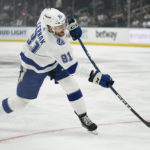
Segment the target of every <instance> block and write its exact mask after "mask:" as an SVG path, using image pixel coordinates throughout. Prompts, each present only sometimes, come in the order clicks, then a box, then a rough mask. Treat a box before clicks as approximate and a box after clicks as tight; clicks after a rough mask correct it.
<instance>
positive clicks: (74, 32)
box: [68, 18, 82, 41]
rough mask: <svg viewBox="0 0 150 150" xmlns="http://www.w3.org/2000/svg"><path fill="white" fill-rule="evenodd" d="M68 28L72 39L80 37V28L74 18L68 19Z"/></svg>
mask: <svg viewBox="0 0 150 150" xmlns="http://www.w3.org/2000/svg"><path fill="white" fill-rule="evenodd" d="M68 30H69V32H70V35H71V37H72V39H73V40H74V41H75V40H77V39H78V38H80V37H81V35H82V30H81V28H80V26H78V23H77V21H76V19H74V18H71V19H69V20H68Z"/></svg>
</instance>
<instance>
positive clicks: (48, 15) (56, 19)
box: [43, 8, 66, 27]
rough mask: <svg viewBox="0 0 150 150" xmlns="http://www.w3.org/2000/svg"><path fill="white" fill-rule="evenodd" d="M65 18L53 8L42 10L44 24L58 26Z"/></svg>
mask: <svg viewBox="0 0 150 150" xmlns="http://www.w3.org/2000/svg"><path fill="white" fill-rule="evenodd" d="M65 20H66V17H65V15H64V14H63V13H62V12H60V11H59V10H57V9H55V8H45V9H44V11H43V21H44V23H45V25H46V26H47V25H49V26H51V27H56V26H60V25H63V24H64V23H65Z"/></svg>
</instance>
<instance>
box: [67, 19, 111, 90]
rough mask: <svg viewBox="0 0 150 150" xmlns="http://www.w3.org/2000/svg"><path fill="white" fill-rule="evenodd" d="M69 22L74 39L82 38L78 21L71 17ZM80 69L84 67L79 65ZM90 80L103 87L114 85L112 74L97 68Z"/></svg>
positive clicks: (69, 28)
mask: <svg viewBox="0 0 150 150" xmlns="http://www.w3.org/2000/svg"><path fill="white" fill-rule="evenodd" d="M68 24H69V25H68V30H69V32H70V35H71V36H72V39H73V40H77V39H78V38H80V37H81V35H82V30H81V28H80V26H78V24H77V21H76V20H75V19H74V18H71V19H70V20H69V21H68ZM78 70H79V71H80V70H82V69H79V67H78ZM82 71H83V72H84V74H87V71H86V70H85V69H83V70H82ZM82 71H81V72H82ZM77 72H78V71H77ZM81 74H82V73H81ZM89 81H90V82H93V83H95V84H98V85H101V86H102V87H105V88H108V87H109V86H112V85H113V83H114V81H113V80H112V78H111V77H110V75H108V74H102V73H101V72H99V71H98V70H96V71H95V72H94V71H93V70H92V71H91V73H90V75H89Z"/></svg>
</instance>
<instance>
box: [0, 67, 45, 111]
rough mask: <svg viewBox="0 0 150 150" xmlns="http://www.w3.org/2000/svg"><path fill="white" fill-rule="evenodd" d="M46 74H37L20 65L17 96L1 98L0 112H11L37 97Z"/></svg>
mask: <svg viewBox="0 0 150 150" xmlns="http://www.w3.org/2000/svg"><path fill="white" fill-rule="evenodd" d="M46 76H47V73H41V74H38V73H36V72H34V71H32V70H28V69H25V68H23V67H21V69H20V74H19V79H18V85H17V96H16V97H14V98H6V99H4V100H2V103H1V104H2V105H1V106H0V114H2V113H11V112H13V111H16V110H19V109H22V108H24V107H25V106H26V105H27V104H28V103H29V102H30V101H31V100H33V99H35V98H37V95H38V93H39V90H40V87H41V85H42V83H43V81H44V79H45V77H46Z"/></svg>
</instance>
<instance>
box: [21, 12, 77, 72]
mask: <svg viewBox="0 0 150 150" xmlns="http://www.w3.org/2000/svg"><path fill="white" fill-rule="evenodd" d="M20 57H21V65H22V66H23V67H25V68H27V69H31V70H34V71H35V72H37V73H44V72H49V71H51V70H52V69H54V68H55V67H56V66H57V65H58V64H60V65H61V66H62V67H63V68H64V69H68V68H70V67H71V66H73V65H75V64H77V60H76V59H75V57H74V55H73V48H72V47H71V45H70V43H69V41H68V40H67V37H66V34H65V36H63V37H59V36H56V35H54V34H52V33H50V32H49V31H48V29H47V28H46V27H45V25H44V23H43V21H42V14H41V16H40V18H39V20H38V22H37V25H36V28H35V31H34V32H33V33H32V34H31V37H30V38H29V39H28V40H27V42H26V44H25V46H24V48H23V50H22V51H21V53H20Z"/></svg>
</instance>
